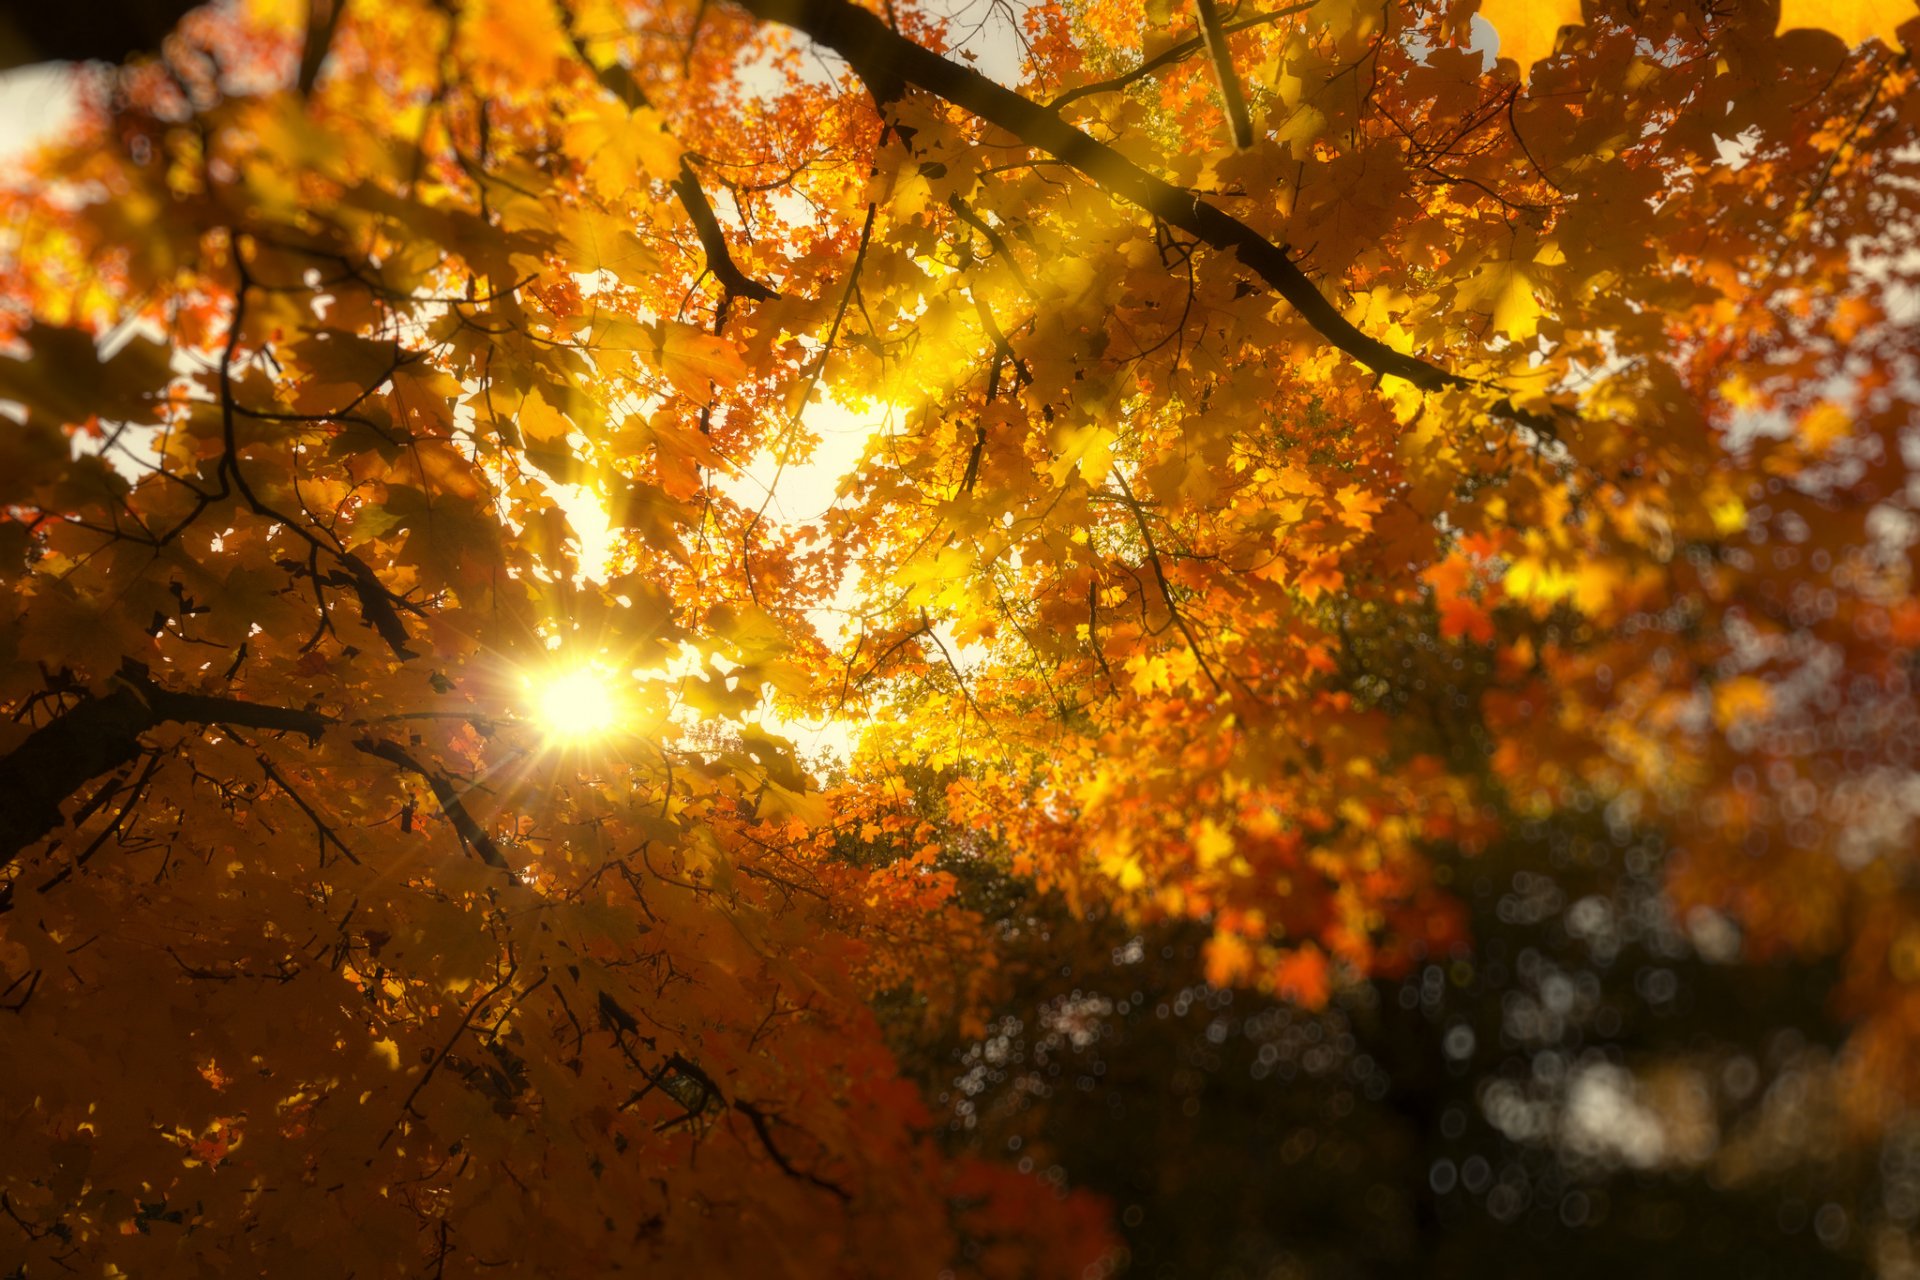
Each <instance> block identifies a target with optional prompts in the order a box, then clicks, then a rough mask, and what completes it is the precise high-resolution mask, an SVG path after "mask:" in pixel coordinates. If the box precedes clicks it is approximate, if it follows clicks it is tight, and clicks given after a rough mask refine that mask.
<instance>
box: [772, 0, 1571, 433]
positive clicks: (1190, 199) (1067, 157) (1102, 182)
mask: <svg viewBox="0 0 1920 1280" xmlns="http://www.w3.org/2000/svg"><path fill="white" fill-rule="evenodd" d="M736 2H737V3H739V4H740V5H741V6H742V7H744V8H745V9H746V10H747V11H748V12H749V13H751V14H753V15H754V16H755V17H757V18H761V19H763V20H765V21H768V22H777V23H780V24H782V25H783V26H788V27H792V28H794V29H795V30H797V31H800V32H803V33H804V34H806V35H807V36H810V37H811V38H812V39H813V40H815V41H816V42H818V43H820V44H822V45H825V46H826V47H827V48H829V49H832V50H833V51H834V52H835V53H837V54H839V55H840V56H841V57H843V58H845V59H846V60H847V62H848V64H849V65H851V66H852V67H853V69H854V71H855V73H856V74H858V75H859V76H860V78H861V79H862V80H864V81H865V82H866V84H867V88H868V89H869V90H870V91H871V92H872V94H873V96H874V99H875V100H876V101H878V102H890V101H892V100H894V99H896V98H899V97H900V96H901V95H902V94H904V93H905V92H906V90H907V88H908V87H909V86H912V87H915V88H919V89H923V90H925V91H927V92H928V93H931V94H933V95H934V96H936V97H939V98H942V99H944V100H946V101H948V102H951V103H953V104H954V105H955V106H958V107H963V108H965V109H966V110H968V111H970V112H972V113H973V114H974V115H976V116H978V117H980V118H981V119H982V120H984V121H986V122H987V123H989V124H992V125H994V126H996V127H998V128H1000V129H1004V130H1005V131H1007V132H1008V133H1010V134H1012V135H1013V136H1014V137H1015V138H1016V139H1018V140H1019V141H1020V142H1021V143H1022V144H1023V145H1025V146H1028V147H1031V148H1033V149H1034V150H1036V151H1042V152H1045V153H1047V154H1048V155H1051V156H1053V157H1054V158H1055V159H1057V160H1059V161H1061V162H1062V163H1064V164H1067V165H1068V166H1070V167H1072V168H1074V169H1077V170H1079V171H1080V173H1081V174H1082V175H1084V176H1085V177H1086V178H1087V179H1089V180H1090V181H1091V182H1092V183H1093V184H1094V185H1095V186H1096V187H1099V188H1100V189H1101V190H1102V191H1105V192H1106V193H1107V194H1109V195H1112V196H1115V197H1117V198H1119V199H1121V200H1125V201H1126V202H1127V203H1129V204H1131V205H1134V206H1135V207H1136V208H1139V209H1141V210H1144V211H1145V212H1147V213H1149V214H1151V215H1153V216H1154V217H1155V218H1158V219H1160V220H1161V221H1162V222H1165V223H1166V224H1167V225H1169V226H1172V227H1176V228H1178V229H1179V230H1181V231H1184V232H1186V233H1187V234H1188V235H1191V236H1193V237H1194V238H1195V239H1197V240H1200V241H1201V242H1203V243H1205V244H1208V245H1211V246H1212V247H1213V248H1215V249H1218V250H1221V251H1223V252H1230V253H1232V254H1234V255H1235V256H1236V257H1238V258H1239V259H1240V262H1241V264H1242V265H1243V266H1245V267H1246V268H1247V269H1248V270H1250V271H1252V272H1253V273H1254V274H1255V275H1257V276H1259V277H1260V278H1261V279H1262V280H1264V281H1265V282H1266V283H1267V285H1268V286H1269V287H1270V288H1271V289H1273V291H1274V292H1275V293H1278V294H1279V295H1280V296H1281V297H1282V298H1284V299H1286V301H1287V302H1289V303H1291V304H1292V305H1293V308H1294V309H1295V310H1296V311H1298V312H1299V313H1300V316H1301V318H1302V319H1304V320H1305V321H1306V322H1307V323H1308V324H1309V325H1311V326H1312V327H1313V329H1314V330H1315V331H1316V332H1318V333H1319V334H1320V336H1321V337H1323V338H1325V339H1326V340H1327V341H1328V342H1329V343H1331V344H1332V345H1333V346H1334V347H1336V348H1338V349H1339V350H1341V351H1344V352H1345V353H1346V354H1347V355H1349V356H1351V357H1352V358H1353V359H1355V360H1356V361H1358V362H1359V363H1361V364H1362V365H1365V366H1366V367H1367V368H1369V369H1371V370H1373V371H1374V372H1375V373H1379V374H1386V375H1391V376H1393V377H1396V378H1404V379H1405V380H1406V381H1408V382H1410V383H1412V384H1413V385H1414V386H1416V387H1418V388H1420V389H1421V390H1423V391H1439V390H1443V389H1447V388H1455V387H1461V388H1464V387H1473V386H1476V385H1479V384H1476V383H1475V382H1473V381H1472V380H1471V379H1468V378H1463V377H1461V376H1460V375H1459V374H1456V373H1453V372H1450V371H1449V370H1446V369H1442V368H1440V367H1439V366H1437V365H1433V364H1429V363H1427V362H1426V361H1425V360H1422V359H1420V358H1419V357H1417V356H1412V355H1407V354H1404V353H1402V352H1399V351H1395V350H1394V349H1393V348H1392V347H1390V346H1388V345H1387V344H1386V343H1384V342H1381V341H1380V340H1379V339H1377V338H1374V337H1371V336H1369V335H1368V334H1366V333H1363V332H1361V331H1360V330H1359V329H1358V328H1356V327H1354V325H1353V324H1352V323H1351V322H1349V321H1348V320H1347V318H1346V317H1345V316H1343V315H1341V314H1340V311H1339V309H1338V308H1337V307H1335V306H1334V305H1333V303H1332V302H1330V301H1328V300H1327V299H1326V297H1324V296H1323V295H1322V294H1321V293H1320V290H1319V289H1318V288H1316V287H1315V286H1314V283H1313V281H1312V280H1310V279H1309V278H1308V277H1307V275H1306V273H1305V272H1303V271H1302V270H1301V269H1300V268H1299V267H1298V266H1296V265H1295V264H1294V262H1293V259H1292V258H1291V257H1289V256H1288V249H1287V246H1285V245H1283V244H1276V243H1275V242H1273V241H1271V240H1269V239H1267V238H1266V237H1265V236H1263V235H1261V234H1260V233H1259V232H1258V231H1256V230H1254V229H1253V228H1252V227H1250V226H1248V225H1247V224H1246V223H1244V222H1242V221H1240V219H1238V218H1236V217H1234V216H1233V215H1232V214H1230V213H1227V212H1226V211H1224V210H1222V209H1219V208H1217V207H1215V206H1214V205H1211V204H1208V203H1207V202H1206V201H1205V200H1202V199H1200V198H1199V197H1198V196H1195V195H1194V194H1192V193H1191V192H1188V191H1184V190H1182V189H1180V188H1179V187H1176V186H1174V185H1173V184H1172V183H1170V182H1168V181H1166V180H1165V179H1164V178H1160V177H1157V176H1155V175H1154V174H1151V173H1149V172H1147V171H1146V170H1145V169H1143V168H1141V167H1140V166H1139V165H1137V164H1135V163H1134V162H1133V161H1131V160H1129V159H1127V158H1126V157H1125V156H1123V155H1121V154H1120V153H1119V152H1118V151H1115V150H1114V149H1113V148H1112V147H1109V146H1107V145H1106V144H1105V143H1103V142H1099V141H1096V140H1095V139H1094V138H1092V137H1090V136H1088V135H1087V134H1085V133H1082V132H1081V131H1080V130H1078V129H1076V128H1074V127H1073V126H1072V125H1070V124H1068V123H1066V122H1065V121H1064V120H1062V119H1060V117H1059V116H1057V115H1055V114H1054V113H1053V112H1051V111H1049V110H1048V109H1047V108H1046V107H1043V106H1040V105H1039V104H1038V103H1035V102H1034V101H1032V100H1031V99H1029V98H1025V97H1022V96H1021V95H1020V94H1017V93H1015V92H1013V91H1012V90H1011V89H1007V88H1004V87H1003V86H1001V85H999V84H998V83H996V82H994V81H993V80H990V79H988V78H987V77H986V76H984V75H982V74H980V73H979V72H978V71H974V70H972V69H970V68H967V67H963V66H961V65H959V64H958V63H954V62H949V61H948V60H947V59H945V58H943V57H941V56H940V55H939V54H937V53H934V52H933V51H932V50H930V49H926V48H923V47H922V46H920V45H918V44H916V43H914V42H913V41H912V40H909V39H907V38H906V37H905V36H902V35H900V34H899V33H898V32H896V31H894V30H892V29H891V28H889V27H888V26H887V25H886V23H884V22H882V21H881V20H880V19H879V18H878V17H876V16H875V15H874V14H872V13H869V12H867V11H866V10H865V9H862V8H860V7H859V6H858V5H856V4H854V3H852V0H736ZM1493 411H1494V412H1495V413H1496V414H1498V415H1499V416H1500V417H1503V418H1506V419H1509V420H1511V421H1514V422H1518V423H1521V424H1523V425H1526V426H1529V427H1532V428H1534V429H1535V430H1539V431H1542V432H1545V433H1549V434H1552V433H1554V432H1555V424H1554V422H1553V420H1552V419H1551V418H1550V417H1548V416H1547V415H1544V414H1539V413H1534V412H1531V411H1528V410H1524V409H1521V408H1519V407H1517V406H1515V405H1514V404H1512V403H1511V402H1510V401H1503V402H1502V403H1500V404H1499V405H1497V406H1495V407H1494V410H1493Z"/></svg>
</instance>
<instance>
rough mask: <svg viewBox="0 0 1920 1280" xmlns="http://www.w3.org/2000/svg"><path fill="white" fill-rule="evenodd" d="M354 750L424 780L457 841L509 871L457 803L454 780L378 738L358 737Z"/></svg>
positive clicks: (489, 838) (481, 829)
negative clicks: (457, 837)
mask: <svg viewBox="0 0 1920 1280" xmlns="http://www.w3.org/2000/svg"><path fill="white" fill-rule="evenodd" d="M353 746H354V749H355V750H356V751H364V752H365V753H366V754H368V755H370V756H374V757H376V758H378V759H381V760H385V761H386V762H387V763H389V764H394V765H398V766H399V767H400V768H402V769H405V770H406V771H407V772H408V773H412V774H417V775H419V776H420V777H422V778H424V779H426V783H427V786H429V787H430V788H432V789H433V798H434V800H435V801H437V802H438V803H439V805H440V811H441V812H442V813H444V814H446V815H447V818H448V819H449V820H450V821H451V822H452V823H453V829H454V830H455V831H457V832H459V833H460V839H461V840H462V841H464V842H465V843H466V845H467V847H468V848H470V849H472V850H473V851H474V852H475V853H477V854H479V855H480V860H481V861H482V862H484V863H486V864H487V865H488V866H490V867H498V868H500V869H501V870H502V871H506V870H508V869H509V868H510V866H511V864H510V863H508V861H507V858H506V855H505V854H503V853H501V852H500V849H499V846H497V845H495V844H494V843H493V837H492V836H489V835H488V834H487V829H486V828H485V827H483V826H481V825H480V823H479V822H478V821H477V820H476V819H475V818H474V816H473V815H472V814H471V813H468V812H467V807H466V806H465V805H464V804H462V803H461V802H460V793H459V792H458V791H455V790H454V789H453V779H451V778H449V777H448V776H447V775H446V774H444V773H441V772H440V771H439V770H437V769H429V768H427V766H425V765H423V764H421V763H420V762H419V761H418V760H416V759H415V758H414V757H413V756H411V755H409V754H408V753H407V750H406V748H405V747H402V746H401V745H400V744H399V743H397V742H387V741H385V740H383V739H380V738H359V739H356V740H355V741H354V744H353Z"/></svg>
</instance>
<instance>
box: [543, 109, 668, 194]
mask: <svg viewBox="0 0 1920 1280" xmlns="http://www.w3.org/2000/svg"><path fill="white" fill-rule="evenodd" d="M567 150H568V151H570V152H572V153H573V154H574V155H575V156H577V157H579V159H580V160H581V162H582V163H583V164H585V165H586V169H587V178H588V180H589V181H591V182H592V183H593V185H594V186H595V187H597V188H598V189H599V190H600V191H602V192H604V193H606V194H608V195H616V194H618V193H620V192H624V191H628V190H631V189H632V188H633V187H634V186H635V185H636V184H638V183H640V182H643V181H645V180H647V179H649V178H657V179H659V180H660V181H662V182H670V181H672V180H673V179H674V177H675V176H677V175H678V174H679V172H680V144H679V143H678V142H676V141H674V138H673V135H672V134H670V133H667V132H666V126H665V123H664V122H663V121H662V120H661V117H660V113H659V112H657V111H654V110H652V109H651V108H648V107H641V108H639V109H638V110H634V111H629V110H627V109H626V108H625V107H624V106H622V105H621V104H620V103H618V102H616V101H614V100H613V99H612V98H599V99H596V100H595V101H594V102H592V103H591V104H590V105H588V106H586V107H584V108H582V109H581V110H579V111H576V112H574V114H573V115H571V116H569V117H568V118H567Z"/></svg>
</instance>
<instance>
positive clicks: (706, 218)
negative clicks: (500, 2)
mask: <svg viewBox="0 0 1920 1280" xmlns="http://www.w3.org/2000/svg"><path fill="white" fill-rule="evenodd" d="M562 16H563V17H564V18H565V20H566V23H567V39H568V40H569V41H570V42H571V43H572V45H573V51H574V53H575V54H576V55H577V56H578V57H579V59H580V61H581V62H583V63H585V64H586V66H587V69H588V70H590V71H592V72H593V77H594V79H596V80H598V81H599V82H600V87H601V88H602V89H605V90H606V91H607V92H608V93H610V94H612V95H613V96H614V97H616V98H618V99H620V101H621V102H622V103H624V104H625V105H626V108H627V110H629V111H633V110H637V109H638V108H640V107H644V106H647V105H649V104H648V102H647V91H646V90H645V89H643V88H641V87H640V82H639V81H638V80H636V79H634V76H633V73H632V72H631V71H629V70H627V69H626V68H625V67H623V66H621V65H620V64H619V63H617V62H616V63H614V64H612V65H611V66H606V67H601V66H598V65H596V64H595V63H594V61H593V59H592V58H590V57H588V56H587V42H586V41H585V40H583V39H581V38H580V36H579V35H577V34H576V33H575V32H574V30H573V19H572V14H571V11H569V10H564V9H563V10H562ZM672 187H673V194H674V195H675V196H678V197H679V199H680V204H681V207H682V208H684V209H685V210H686V211H687V216H688V217H689V218H691V219H692V220H693V229H694V231H695V232H696V233H698V234H699V236H700V248H701V249H702V250H703V251H704V252H705V253H706V255H707V267H708V269H709V270H711V271H712V272H713V275H714V278H715V279H716V280H718V281H719V282H720V284H721V287H722V288H724V289H726V291H727V292H728V293H731V294H737V295H739V296H740V297H743V298H753V299H755V300H756V301H760V302H765V301H767V300H768V299H770V298H777V297H779V296H780V295H779V294H777V293H775V292H774V291H773V290H772V289H769V288H768V287H767V286H766V285H764V284H761V283H760V282H759V281H758V280H755V279H754V278H753V277H752V276H750V275H748V274H747V273H746V272H744V271H742V270H741V269H740V265H739V264H738V263H736V262H735V261H734V260H733V251H732V250H731V249H729V248H728V247H727V237H726V235H725V234H724V233H723V232H722V231H721V230H720V221H719V219H717V218H715V217H714V216H713V205H712V204H710V203H708V201H707V193H706V192H705V191H703V190H701V188H700V177H699V175H698V174H696V173H694V171H693V165H692V163H691V162H689V161H688V159H687V157H686V156H684V155H682V156H681V157H680V176H679V177H677V178H675V179H674V180H673V183H672Z"/></svg>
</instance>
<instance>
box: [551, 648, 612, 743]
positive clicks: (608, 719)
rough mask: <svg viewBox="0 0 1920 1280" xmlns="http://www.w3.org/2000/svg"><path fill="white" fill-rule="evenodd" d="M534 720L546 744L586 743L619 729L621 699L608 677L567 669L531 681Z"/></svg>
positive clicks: (588, 668) (590, 669)
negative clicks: (544, 735)
mask: <svg viewBox="0 0 1920 1280" xmlns="http://www.w3.org/2000/svg"><path fill="white" fill-rule="evenodd" d="M532 684H533V694H534V719H535V720H536V722H537V723H538V724H539V726H540V728H541V731H542V732H544V733H545V734H546V736H547V740H548V741H549V742H554V743H573V744H579V743H585V742H591V741H593V740H595V739H599V738H605V737H607V736H608V735H610V734H612V733H614V732H615V731H616V730H618V729H619V728H620V723H621V720H622V718H623V717H622V701H623V700H622V698H621V696H620V689H619V686H618V685H617V684H616V683H615V682H614V681H613V679H612V678H611V677H610V676H609V674H608V673H607V672H605V671H602V670H600V669H599V668H597V667H592V666H579V667H568V668H564V669H562V670H559V671H554V672H552V673H550V674H548V675H546V676H544V677H541V678H537V679H535V680H533V681H532Z"/></svg>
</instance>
